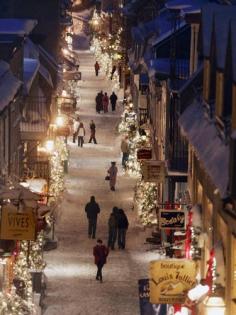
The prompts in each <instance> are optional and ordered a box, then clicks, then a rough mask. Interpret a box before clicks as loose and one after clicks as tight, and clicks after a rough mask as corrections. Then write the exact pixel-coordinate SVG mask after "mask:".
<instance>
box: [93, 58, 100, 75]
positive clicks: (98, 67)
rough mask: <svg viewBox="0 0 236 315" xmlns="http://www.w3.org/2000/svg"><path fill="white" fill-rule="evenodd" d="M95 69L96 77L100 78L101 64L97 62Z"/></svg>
mask: <svg viewBox="0 0 236 315" xmlns="http://www.w3.org/2000/svg"><path fill="white" fill-rule="evenodd" d="M94 69H95V74H96V76H98V72H99V70H100V66H99V63H98V62H97V61H96V62H95V65H94Z"/></svg>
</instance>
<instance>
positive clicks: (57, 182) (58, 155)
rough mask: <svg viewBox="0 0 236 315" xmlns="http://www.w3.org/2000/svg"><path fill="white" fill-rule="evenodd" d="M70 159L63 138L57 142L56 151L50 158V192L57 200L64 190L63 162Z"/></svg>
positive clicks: (58, 138) (57, 139)
mask: <svg viewBox="0 0 236 315" xmlns="http://www.w3.org/2000/svg"><path fill="white" fill-rule="evenodd" d="M67 159H68V150H67V147H66V144H65V142H64V141H63V139H62V138H60V137H57V138H56V140H55V150H54V152H53V154H52V156H51V158H50V170H51V172H50V188H49V192H50V194H52V195H53V196H54V198H57V197H58V196H59V194H60V193H61V192H62V191H63V190H64V166H63V162H64V161H66V160H67Z"/></svg>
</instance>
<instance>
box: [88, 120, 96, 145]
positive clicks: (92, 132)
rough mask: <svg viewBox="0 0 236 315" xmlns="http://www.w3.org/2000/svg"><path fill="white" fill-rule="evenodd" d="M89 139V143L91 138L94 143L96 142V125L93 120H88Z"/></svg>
mask: <svg viewBox="0 0 236 315" xmlns="http://www.w3.org/2000/svg"><path fill="white" fill-rule="evenodd" d="M89 126H90V139H89V143H91V142H92V140H93V142H94V143H95V144H97V140H96V138H95V134H96V125H95V123H94V121H93V120H91V122H90V125H89Z"/></svg>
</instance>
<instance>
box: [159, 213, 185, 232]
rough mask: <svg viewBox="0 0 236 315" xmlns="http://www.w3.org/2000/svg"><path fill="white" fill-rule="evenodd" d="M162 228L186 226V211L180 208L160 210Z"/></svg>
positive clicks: (176, 228)
mask: <svg viewBox="0 0 236 315" xmlns="http://www.w3.org/2000/svg"><path fill="white" fill-rule="evenodd" d="M159 227H160V229H175V230H180V229H184V228H185V212H184V211H178V210H174V209H173V210H161V211H160V212H159Z"/></svg>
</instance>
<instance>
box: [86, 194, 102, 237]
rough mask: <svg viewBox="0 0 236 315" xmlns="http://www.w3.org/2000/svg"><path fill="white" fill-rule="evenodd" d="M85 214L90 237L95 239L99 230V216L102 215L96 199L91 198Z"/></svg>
mask: <svg viewBox="0 0 236 315" xmlns="http://www.w3.org/2000/svg"><path fill="white" fill-rule="evenodd" d="M85 212H86V213H87V218H88V237H89V238H91V237H92V238H95V236H96V229H97V216H98V214H99V213H100V207H99V205H98V203H97V202H96V201H95V197H94V196H91V198H90V202H88V203H87V204H86V206H85Z"/></svg>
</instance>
